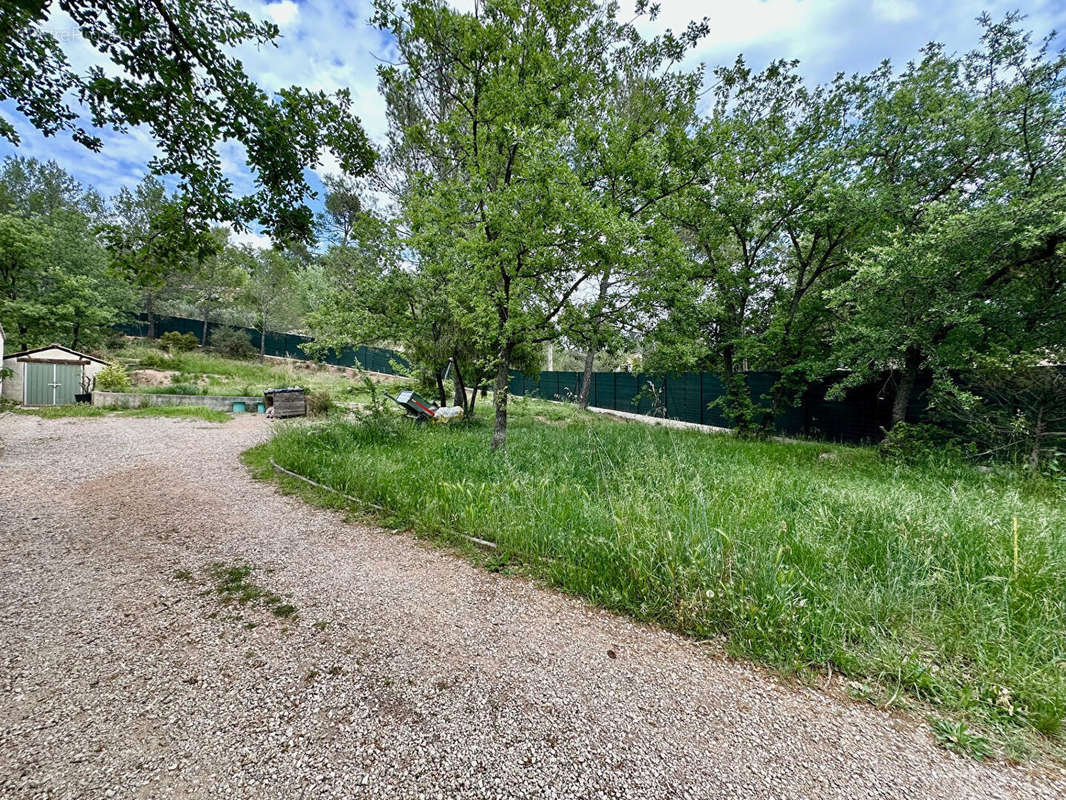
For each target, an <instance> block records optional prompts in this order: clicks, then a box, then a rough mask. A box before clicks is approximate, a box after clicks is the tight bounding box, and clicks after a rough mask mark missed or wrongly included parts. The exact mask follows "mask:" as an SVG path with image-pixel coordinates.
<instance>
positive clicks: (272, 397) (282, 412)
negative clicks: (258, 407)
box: [263, 386, 307, 419]
mask: <svg viewBox="0 0 1066 800" xmlns="http://www.w3.org/2000/svg"><path fill="white" fill-rule="evenodd" d="M263 399H264V400H265V401H266V407H267V414H268V415H269V416H271V417H273V418H274V419H285V418H286V417H303V416H306V415H307V396H306V393H305V392H304V390H303V387H301V386H291V387H287V388H285V389H267V390H266V391H265V392H263Z"/></svg>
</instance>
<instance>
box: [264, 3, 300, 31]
mask: <svg viewBox="0 0 1066 800" xmlns="http://www.w3.org/2000/svg"><path fill="white" fill-rule="evenodd" d="M264 10H265V11H266V13H267V15H268V16H269V17H270V18H271V19H272V20H274V22H275V24H276V25H277V26H278V27H279V28H284V27H285V26H286V25H288V24H290V23H291V22H292V21H293V20H294V19H296V16H297V15H298V14H299V13H300V7H299V6H298V5H296V3H294V2H292V0H281V2H280V3H268V4H267V6H266V8H265V9H264Z"/></svg>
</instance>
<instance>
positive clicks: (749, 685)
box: [0, 415, 1066, 800]
mask: <svg viewBox="0 0 1066 800" xmlns="http://www.w3.org/2000/svg"><path fill="white" fill-rule="evenodd" d="M267 426H268V423H267V422H265V421H264V420H262V419H257V418H254V417H246V418H243V419H240V420H237V421H234V422H231V423H229V424H227V425H225V426H217V425H207V424H203V423H197V422H187V421H177V420H159V419H130V418H105V419H83V420H55V421H46V420H41V419H38V418H35V417H25V416H10V415H9V416H7V417H6V418H0V437H2V438H3V439H4V441H5V442H6V449H5V450H4V451H3V453H2V454H0V496H2V498H3V501H2V503H3V504H2V506H0V796H2V797H4V798H8V797H11V798H16V797H17V798H23V797H26V798H29V797H57V798H58V797H63V798H68V797H69V798H75V797H77V798H99V797H131V798H148V797H180V798H188V797H211V798H215V797H244V798H298V797H307V798H325V797H345V798H348V797H351V798H359V797H387V798H422V797H425V798H452V797H469V798H490V797H499V798H520V797H538V798H540V797H547V798H623V797H624V798H643V797H656V798H702V797H722V798H742V797H759V798H792V797H810V798H865V797H878V798H901V797H906V798H908V800H913V798H920V797H930V798H934V797H935V798H976V797H1018V798H1055V797H1063V796H1064V795H1066V778H1064V779H1060V780H1061V782H1060V783H1058V784H1057V785H1055V784H1053V783H1051V782H1049V779H1048V778H1046V777H1045V778H1037V777H1034V776H1032V775H1030V774H1028V773H1027V772H1025V771H1023V770H1021V769H1014V768H1008V767H1005V766H1002V765H982V764H979V763H976V762H974V761H971V760H969V759H966V758H962V757H958V756H954V755H951V754H949V753H945V752H943V751H941V750H939V749H938V748H936V747H935V746H934V744H933V743H932V741H931V739H930V736H929V734H928V731H927V729H926V728H924V727H923V726H922V725H920V724H916V723H914V722H910V721H907V720H903V719H899V718H895V717H893V716H890V715H888V714H884V713H880V712H877V711H875V710H874V709H872V708H870V707H868V706H863V705H861V704H859V703H854V702H847V701H842V700H838V699H835V698H833V697H831V696H828V695H825V694H822V693H820V692H818V691H815V690H811V689H805V688H796V687H791V686H788V685H786V684H785V683H783V682H781V681H778V680H776V679H774V678H773V677H772V676H769V675H767V674H766V673H764V672H763V671H761V670H759V669H757V668H754V667H749V666H745V665H741V664H737V663H733V662H730V661H728V660H726V659H724V658H722V657H721V656H719V655H716V654H714V653H708V648H707V647H701V646H699V645H697V644H694V643H692V642H688V641H686V640H684V639H682V638H680V637H677V636H674V635H672V634H669V633H665V632H661V631H655V630H651V629H649V628H646V627H643V626H640V625H636V624H633V623H632V622H629V621H626V620H624V619H621V618H619V617H616V616H613V615H610V614H608V613H605V612H602V611H599V610H596V609H594V608H591V607H589V606H587V605H586V604H584V603H582V602H580V601H578V600H575V599H573V598H569V597H566V596H563V595H561V594H558V593H555V592H552V591H548V590H545V589H543V588H539V587H537V586H536V585H534V584H533V583H531V582H529V581H525V580H520V579H516V578H508V577H503V576H498V575H493V574H490V573H487V572H484V571H481V570H478V569H475V568H474V567H472V566H470V565H469V564H467V563H466V562H464V561H463V560H461V559H460V558H458V557H455V556H453V555H450V554H448V553H446V552H444V551H442V550H439V549H436V548H433V547H431V546H429V545H426V544H423V543H419V542H417V541H415V540H413V539H412V538H410V537H409V536H406V535H394V534H390V533H388V532H384V531H381V530H377V529H372V528H366V527H361V526H358V525H353V524H348V523H345V522H344V521H343V520H342V519H341V517H340V516H339V515H338V514H336V513H333V512H329V511H324V510H320V509H315V508H311V507H309V506H306V505H304V504H303V503H302V502H300V501H299V500H297V499H295V498H292V497H284V496H281V495H279V494H276V493H275V492H274V491H273V489H272V488H271V487H270V486H269V485H265V484H262V483H257V482H254V481H252V480H251V479H250V478H249V477H248V476H247V474H246V473H245V470H244V468H243V467H242V466H241V464H240V462H239V460H238V455H239V453H240V452H241V451H242V450H243V449H245V448H246V447H248V446H250V445H251V444H253V443H255V442H256V441H259V440H260V439H261V438H262V437H263V436H265V435H267V434H268V431H269V428H268V427H267ZM218 561H221V562H226V563H236V562H240V563H248V564H253V565H255V566H256V567H257V569H256V571H255V573H254V575H253V578H254V580H255V581H256V582H257V583H258V584H260V585H261V586H262V587H263V588H265V589H268V590H270V591H274V592H277V593H279V594H281V595H282V596H284V598H285V599H286V600H287V601H288V602H291V603H292V604H294V605H295V606H296V607H297V608H298V611H299V614H298V617H297V618H296V619H295V620H283V619H279V618H277V617H275V616H273V615H272V614H271V613H270V612H269V611H267V610H266V609H264V608H263V607H261V606H252V605H250V606H246V607H241V608H239V609H234V608H230V607H221V606H220V605H219V602H218V601H217V600H216V599H215V598H214V597H213V596H211V595H210V594H208V593H205V592H206V589H207V587H208V584H207V582H206V580H207V579H206V577H205V569H206V567H207V565H208V564H210V563H212V562H218ZM179 570H188V571H189V572H190V573H191V575H192V578H191V579H188V578H187V579H184V580H183V579H181V578H179V577H177V576H176V575H175V573H176V572H177V571H179Z"/></svg>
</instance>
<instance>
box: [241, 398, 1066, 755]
mask: <svg viewBox="0 0 1066 800" xmlns="http://www.w3.org/2000/svg"><path fill="white" fill-rule="evenodd" d="M483 413H484V412H483ZM490 433H491V431H490V429H489V427H488V424H487V422H481V423H474V424H471V425H463V426H457V427H438V426H422V427H415V426H414V425H411V424H409V423H407V422H406V421H403V420H399V419H394V420H391V421H385V422H380V421H371V422H368V423H358V422H351V421H348V422H342V421H330V422H327V423H325V424H322V425H316V426H310V427H309V426H301V427H296V426H293V427H286V428H282V429H281V430H280V431H279V433H278V434H277V435H276V436H275V438H274V439H273V440H272V441H270V442H268V443H266V444H264V445H261V446H259V447H258V448H255V449H254V450H253V451H250V452H249V454H248V462H249V464H250V465H251V466H252V468H253V470H254V471H256V473H257V474H259V475H260V476H262V477H266V476H268V475H270V474H271V473H272V470H271V469H270V467H269V459H270V458H271V457H273V458H274V459H275V460H276V462H277V463H278V464H279V465H281V466H283V467H286V468H288V469H291V470H293V471H296V472H298V473H301V474H304V475H306V476H308V477H310V478H313V479H314V480H317V481H319V482H321V483H324V484H327V485H329V486H332V487H334V488H336V489H338V490H340V491H342V492H344V493H346V494H348V495H352V496H354V497H356V498H359V499H360V500H361V501H364V502H366V503H368V504H373V505H376V506H381V507H383V508H384V509H386V510H387V511H386V512H385V514H384V516H385V518H386V520H385V521H387V522H388V524H390V525H400V526H409V527H411V528H413V529H415V530H417V531H419V532H421V533H423V534H428V535H433V536H439V537H443V538H446V539H448V538H455V534H457V533H464V534H469V535H473V536H477V537H480V538H484V539H489V540H492V541H494V542H496V543H497V544H498V552H497V554H496V555H494V556H493V557H491V559H490V560H489V563H490V565H491V566H492V567H493V568H496V569H519V570H522V571H524V572H527V573H532V574H534V575H536V576H538V577H541V578H543V579H545V580H547V581H548V582H550V583H552V584H554V585H556V586H558V587H561V588H563V589H565V590H567V591H569V592H573V593H575V594H579V595H582V596H584V597H587V598H589V599H591V600H593V601H594V602H596V603H599V604H601V605H603V606H605V607H607V608H611V609H616V610H619V611H624V612H626V613H628V614H631V615H633V616H634V617H637V618H639V619H642V620H648V621H652V622H655V623H658V624H661V625H664V626H667V627H669V628H673V629H677V630H680V631H684V632H687V633H690V634H692V635H695V636H698V637H716V636H722V637H724V640H725V642H726V643H727V647H728V649H729V650H730V651H731V652H732V653H734V654H737V655H742V656H745V657H748V658H753V659H757V660H760V661H762V662H765V663H767V664H770V665H773V666H774V667H776V668H779V669H782V670H784V671H786V672H794V671H798V672H800V673H801V674H809V675H813V674H814V673H818V674H820V675H822V676H825V675H826V674H827V673H828V671H829V670H830V669H831V670H832V673H833V674H835V675H837V676H840V675H844V676H847V677H848V678H849V680H850V684H849V685H850V691H851V692H852V693H853V694H856V695H859V696H862V697H865V698H866V699H868V700H870V701H871V702H877V703H879V704H885V705H887V706H890V707H898V706H901V705H909V706H912V707H914V709H915V710H919V711H922V712H923V713H929V714H932V715H934V716H935V717H936V718H937V722H938V723H940V724H939V727H936V728H934V729H935V730H939V729H940V728H945V726H946V725H947V721H948V720H959V721H961V724H962V725H963V726H964V727H965V725H967V724H968V725H971V726H975V727H974V728H973V730H975V731H981V732H983V733H973V734H967V735H968V736H970V738H976V740H977V741H978V742H984V741H985V740H984V739H983V738H982V737H983V735H984V734H987V735H988V736H989V737H991V739H992V741H993V742H994V743H995V744H996V745H997V746H998V747H1001V748H1006V750H1005V751H1004V752H1006V753H1007V754H1008V755H1010V756H1012V757H1023V756H1025V755H1027V754H1031V752H1032V749H1033V748H1036V749H1037V750H1040V751H1043V752H1050V753H1051V754H1053V755H1054V756H1055V757H1061V754H1062V749H1061V741H1062V740H1061V737H1060V728H1061V725H1062V719H1063V715H1064V713H1066V503H1064V499H1063V494H1062V487H1061V484H1059V485H1054V484H1051V483H1044V482H1039V481H1035V480H1027V479H1024V478H1021V477H1017V476H1014V475H1011V474H1005V473H995V472H993V473H982V472H979V471H977V470H975V469H974V468H972V467H971V466H969V465H966V464H962V463H951V462H945V463H939V464H936V463H930V464H927V465H923V466H901V465H896V464H891V463H886V462H884V461H882V460H880V459H879V457H878V455H877V453H876V451H874V450H872V449H868V448H858V447H841V446H828V445H824V444H818V443H809V442H799V443H782V442H748V441H741V440H737V439H734V438H732V437H729V436H721V435H706V434H701V433H696V432H686V431H672V430H668V429H664V428H655V427H649V426H645V425H642V424H637V423H629V424H626V423H619V422H614V421H609V420H604V419H600V418H597V417H595V416H594V415H591V414H584V413H581V412H579V411H577V410H575V409H573V408H572V407H564V406H559V405H550V404H546V403H540V402H536V401H521V400H520V401H518V402H516V403H515V411H514V414H513V417H512V427H511V429H510V432H509V438H508V444H507V448H506V450H505V451H503V452H501V453H497V454H492V453H490V451H489V448H488V441H489V437H490ZM284 480H285V481H286V483H287V484H290V485H292V486H293V488H295V482H294V481H292V479H284ZM311 494H312V495H313V494H315V493H314V492H312V493H311ZM318 499H319V500H320V501H321V502H330V501H328V500H327V499H326V498H325V496H324V495H321V496H320V497H319V498H318ZM1015 521H1016V526H1015ZM1015 531H1016V533H1015ZM956 738H958V737H956ZM982 746H983V745H982ZM972 751H973V752H978V748H977V747H974V748H972Z"/></svg>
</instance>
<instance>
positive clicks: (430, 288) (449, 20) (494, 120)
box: [359, 0, 705, 448]
mask: <svg viewBox="0 0 1066 800" xmlns="http://www.w3.org/2000/svg"><path fill="white" fill-rule="evenodd" d="M375 11H376V13H375V17H374V21H375V22H376V23H377V24H378V25H379V26H380V27H381V28H382V29H383V30H384V31H386V32H387V34H388V35H390V36H391V37H392V38H393V39H394V40H395V43H396V48H397V50H398V53H399V57H398V59H397V61H398V62H399V64H402V66H396V65H388V66H384V67H381V68H380V69H379V75H380V80H381V86H382V91H383V94H384V95H385V97H386V100H387V101H388V103H389V111H388V114H389V123H390V142H389V160H390V162H391V166H393V167H394V168H395V169H396V170H397V171H398V172H399V173H400V174H402V176H403V187H402V190H401V197H400V205H401V208H402V224H403V228H404V229H405V230H406V232H407V237H406V239H405V241H404V244H405V245H406V250H405V254H409V257H410V258H411V259H413V261H414V263H415V269H414V270H408V271H407V272H408V273H409V274H410V278H407V277H405V275H397V276H396V280H397V281H398V282H401V281H404V280H408V281H409V282H411V283H413V284H414V285H415V290H416V297H418V298H419V299H420V300H422V306H421V307H420V306H419V305H416V304H413V305H414V309H413V311H414V313H413V316H414V317H417V318H418V319H420V320H425V321H428V322H429V324H430V325H437V326H438V327H439V331H438V332H437V335H436V336H426V337H425V341H427V342H437V341H442V342H445V343H446V347H447V345H452V344H453V343H454V347H455V349H456V350H458V351H460V352H458V353H456V354H454V355H453V354H452V353H446V355H445V354H442V355H444V357H443V358H441V357H440V356H438V357H437V359H436V364H434V365H433V370H432V372H431V374H435V375H440V374H441V372H442V371H443V369H444V364H445V363H446V359H447V358H448V357H449V356H451V357H452V358H453V359H454V360H453V363H456V362H459V363H461V362H463V361H466V363H467V364H468V365H470V366H471V367H473V369H475V370H483V371H484V373H485V374H486V375H492V376H494V382H495V387H496V391H495V392H494V404H495V411H496V421H495V435H494V436H493V439H492V447H493V448H498V447H500V446H502V445H503V443H504V441H505V439H506V431H507V391H506V389H507V382H508V371H509V370H510V369H511V368H514V367H515V366H517V365H518V364H519V363H521V362H522V361H524V360H526V359H528V358H529V356H530V354H532V353H534V352H535V351H536V349H537V345H538V344H539V343H540V342H543V341H547V340H549V339H553V338H555V337H557V336H558V333H559V331H558V323H559V318H560V315H561V314H562V313H563V311H564V309H565V308H566V307H567V306H568V305H570V304H571V302H572V300H573V299H574V298H575V297H577V296H579V289H581V287H582V286H583V285H585V284H586V283H588V282H589V281H590V280H591V279H592V278H593V277H594V276H597V275H598V276H603V274H604V272H605V270H608V269H615V268H618V267H619V263H620V261H622V260H624V255H625V254H626V253H627V252H628V251H629V250H630V246H631V245H637V244H639V243H640V241H641V231H642V230H643V229H644V227H645V226H644V225H643V224H642V222H641V221H638V220H636V219H633V218H632V217H631V216H629V215H623V214H620V213H619V208H620V207H621V206H628V207H629V209H628V210H629V211H630V212H632V211H635V210H636V209H637V208H639V206H640V205H641V204H642V201H641V200H639V199H634V198H629V199H627V200H626V201H624V202H623V201H622V200H621V199H620V198H618V197H610V196H605V193H604V192H603V191H601V190H600V189H599V188H598V187H599V186H601V185H606V184H607V183H609V180H610V179H609V177H608V176H606V175H605V174H604V172H605V170H603V169H601V167H602V166H603V164H604V162H605V161H610V160H611V159H612V156H617V157H619V158H622V157H624V154H628V153H629V152H632V153H634V154H645V155H646V154H647V152H648V150H653V149H654V145H650V144H649V145H648V146H647V148H645V147H644V144H646V143H641V146H636V142H635V141H634V139H633V138H632V136H631V135H630V134H632V133H633V132H634V131H636V130H638V129H639V128H640V126H641V125H642V124H643V123H644V122H645V121H646V120H641V119H639V115H638V119H637V120H636V121H634V122H633V125H632V126H631V127H630V129H629V132H628V133H627V134H626V135H622V136H619V137H618V138H617V139H615V140H614V141H613V143H611V144H610V145H608V144H604V143H597V142H596V136H597V130H596V128H595V125H597V124H599V122H600V121H601V120H599V119H595V114H594V113H593V114H592V117H590V116H589V115H590V110H591V109H596V110H597V111H601V112H603V113H604V114H608V113H609V111H610V108H611V107H612V106H613V103H612V102H611V98H605V97H604V86H605V83H608V82H609V83H610V85H611V87H612V89H618V94H621V93H624V91H625V86H624V83H625V81H624V80H623V79H622V78H620V77H619V78H617V79H616V76H617V75H620V74H624V73H625V72H627V71H631V74H632V75H634V80H633V83H632V84H631V85H630V86H629V88H630V89H632V90H633V91H632V95H633V96H634V97H636V98H637V99H636V100H634V103H639V95H640V91H641V86H640V85H639V84H640V81H639V80H638V79H636V78H635V75H638V74H639V75H645V74H647V75H649V76H650V77H649V78H648V85H651V84H652V83H653V82H655V81H656V80H657V78H658V76H659V73H660V71H661V72H662V73H666V72H668V71H669V67H670V66H672V63H674V62H676V61H678V60H680V59H681V58H682V57H683V55H684V53H685V51H686V49H687V48H688V47H689V46H691V45H692V44H693V43H694V42H695V41H696V40H698V39H699V38H700V36H702V34H703V32H704V31H705V26H701V25H695V26H690V27H689V28H688V29H687V30H686V31H684V32H682V33H681V34H679V35H677V36H675V35H672V34H667V35H664V36H663V37H661V38H659V39H655V40H653V41H652V42H649V43H646V42H645V41H644V40H643V39H642V37H641V35H640V34H639V32H638V30H637V28H636V26H635V23H621V22H619V21H618V20H617V19H616V15H617V12H618V9H617V7H616V6H614V5H610V4H608V5H601V4H599V3H596V2H593V0H579V2H576V3H571V4H569V5H562V4H559V3H553V2H547V0H533V1H532V2H530V3H527V4H526V5H525V6H523V8H522V9H521V11H520V12H519V11H518V9H517V8H516V7H515V6H514V5H513V4H512V3H510V2H508V0H489V1H488V2H485V3H484V4H482V5H481V6H480V7H479V13H478V14H476V15H475V14H470V13H461V12H457V11H455V10H453V9H451V8H449V7H448V6H446V5H444V4H441V3H437V2H433V0H406V2H403V3H402V5H397V4H394V3H392V2H388V0H382V1H381V2H378V3H377V4H376V6H375ZM644 11H646V8H645V6H644V5H643V4H641V7H640V12H641V13H643V12H644ZM663 80H664V81H668V79H663ZM686 85H687V86H691V85H694V84H693V83H689V84H686ZM650 94H655V93H654V92H650ZM680 94H681V95H685V91H684V90H682V91H681V92H680ZM616 96H617V95H616ZM681 105H683V102H682V103H681ZM648 116H650V117H651V118H653V119H654V121H653V122H652V123H651V127H652V128H653V129H654V130H655V131H656V133H658V132H659V131H660V129H661V128H662V127H663V122H662V116H663V115H662V114H661V112H659V111H658V110H657V109H655V110H653V111H652V113H651V114H650V115H648ZM681 124H682V125H683V122H681ZM608 133H609V134H611V133H613V131H609V132H608ZM627 138H628V139H629V145H630V146H629V147H627V143H626V139H627ZM650 138H651V139H654V138H655V137H650ZM636 168H637V167H635V166H634V168H633V170H635V169H636ZM640 169H642V170H643V175H641V176H639V177H635V178H634V181H633V183H635V184H637V186H638V192H637V193H635V195H637V194H641V193H643V194H651V193H652V192H651V188H650V184H651V183H652V182H653V181H654V177H653V176H656V175H657V176H658V177H659V178H662V176H663V175H670V174H671V173H669V172H667V171H665V170H663V169H661V168H660V165H659V161H658V159H656V158H647V159H646V160H645V161H644V162H642V163H641V164H640ZM633 170H631V169H629V168H624V169H623V171H625V172H626V173H627V176H628V174H629V173H630V172H631V171H633ZM620 191H623V192H626V193H627V194H628V191H627V189H626V188H625V187H624V185H623V186H622V188H621V189H620ZM632 255H634V256H635V258H634V260H639V257H640V256H639V254H636V253H633V254H632ZM366 285H367V284H365V283H363V284H360V285H359V286H360V288H363V287H364V286H366ZM601 285H603V282H602V281H601ZM423 298H424V299H423ZM605 307H606V304H605V303H601V304H599V305H598V306H597V308H598V309H600V310H602V309H604V308H605ZM423 309H428V310H427V311H423ZM594 313H596V314H598V313H599V311H596V312H594ZM579 316H581V315H579ZM464 351H465V352H464ZM456 356H457V357H456ZM460 371H461V372H462V371H463V370H460ZM466 372H467V373H469V372H470V369H468V370H466ZM467 382H469V383H471V384H472V385H476V383H477V382H476V381H469V378H468V379H467ZM441 394H443V392H441ZM457 395H459V396H460V397H461V399H465V398H463V397H462V393H461V392H458V393H457Z"/></svg>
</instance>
